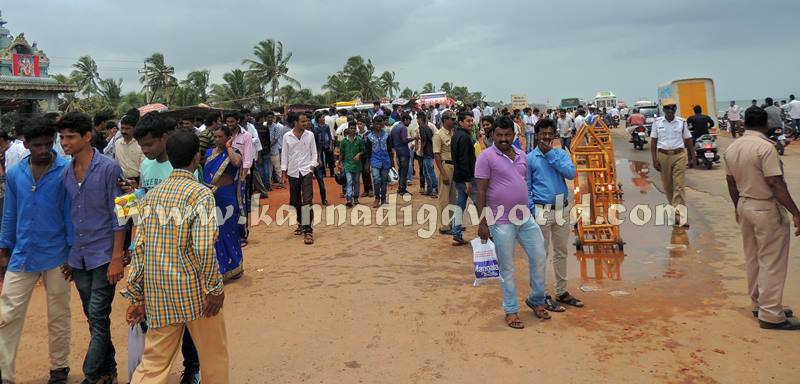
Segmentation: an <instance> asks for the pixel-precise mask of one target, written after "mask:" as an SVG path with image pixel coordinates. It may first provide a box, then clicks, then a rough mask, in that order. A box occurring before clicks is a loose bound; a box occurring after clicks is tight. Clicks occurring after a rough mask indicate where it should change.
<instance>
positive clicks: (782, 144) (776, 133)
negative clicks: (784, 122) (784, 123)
mask: <svg viewBox="0 0 800 384" xmlns="http://www.w3.org/2000/svg"><path fill="white" fill-rule="evenodd" d="M769 139H770V140H772V141H774V142H775V149H777V150H778V154H779V155H781V156H783V152H784V150H785V149H786V135H784V134H783V129H781V128H775V129H773V130H772V132H770V135H769Z"/></svg>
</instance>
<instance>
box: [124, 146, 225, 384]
mask: <svg viewBox="0 0 800 384" xmlns="http://www.w3.org/2000/svg"><path fill="white" fill-rule="evenodd" d="M199 147H200V144H199V141H198V139H197V136H196V135H195V134H194V133H192V132H188V131H176V132H173V133H172V134H171V135H170V136H169V138H168V139H167V155H168V157H169V161H170V163H171V164H172V167H173V169H174V170H173V171H172V174H170V176H169V177H168V178H167V179H166V180H164V181H163V182H162V183H161V184H159V185H158V186H157V187H155V188H154V189H152V190H150V192H148V193H147V197H146V198H145V203H144V207H143V210H142V212H143V214H142V221H141V223H140V225H139V226H138V232H137V234H136V240H135V244H136V246H135V249H134V252H133V258H132V260H131V268H130V273H129V275H128V286H127V288H125V289H124V290H123V291H122V295H123V296H124V297H126V298H127V299H128V300H130V301H131V306H130V307H129V308H128V312H127V319H128V322H129V323H131V324H137V323H140V322H142V321H145V315H146V321H147V325H148V326H149V329H148V331H147V336H146V339H145V347H144V354H143V356H142V362H141V364H139V367H138V368H137V369H136V372H135V373H134V374H133V379H132V380H131V383H148V384H150V383H166V382H167V381H168V376H169V372H170V365H171V363H172V360H173V358H174V357H175V354H176V353H177V351H178V347H179V346H180V342H181V336H182V335H183V332H184V328H188V329H189V333H190V334H191V336H192V339H193V340H194V342H195V345H196V347H197V352H198V354H199V356H200V376H201V380H202V382H204V383H220V384H226V383H228V351H227V339H226V332H225V320H224V318H223V315H222V312H221V309H222V303H223V301H224V299H225V294H224V292H223V285H222V276H221V275H220V273H219V266H218V265H217V259H216V256H215V254H214V242H215V241H216V238H217V220H216V216H215V206H214V195H213V194H212V193H211V191H210V190H209V189H208V188H207V187H205V186H203V185H202V184H200V183H199V182H198V181H197V179H196V178H195V177H194V175H193V173H194V171H195V169H197V167H198V165H199V164H200V154H199Z"/></svg>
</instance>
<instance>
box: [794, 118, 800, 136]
mask: <svg viewBox="0 0 800 384" xmlns="http://www.w3.org/2000/svg"><path fill="white" fill-rule="evenodd" d="M792 120H794V132H792V135H793V136H794V137H797V136H798V135H800V119H792Z"/></svg>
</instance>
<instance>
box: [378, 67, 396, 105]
mask: <svg viewBox="0 0 800 384" xmlns="http://www.w3.org/2000/svg"><path fill="white" fill-rule="evenodd" d="M379 80H380V84H381V88H383V91H384V92H386V93H388V94H389V98H390V99H394V93H395V92H400V83H399V82H397V81H395V76H394V72H389V71H384V72H383V73H382V74H381V76H380V78H379Z"/></svg>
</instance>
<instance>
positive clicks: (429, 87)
mask: <svg viewBox="0 0 800 384" xmlns="http://www.w3.org/2000/svg"><path fill="white" fill-rule="evenodd" d="M433 92H436V88H435V87H434V86H433V83H425V85H423V86H422V91H421V92H420V93H433Z"/></svg>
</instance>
